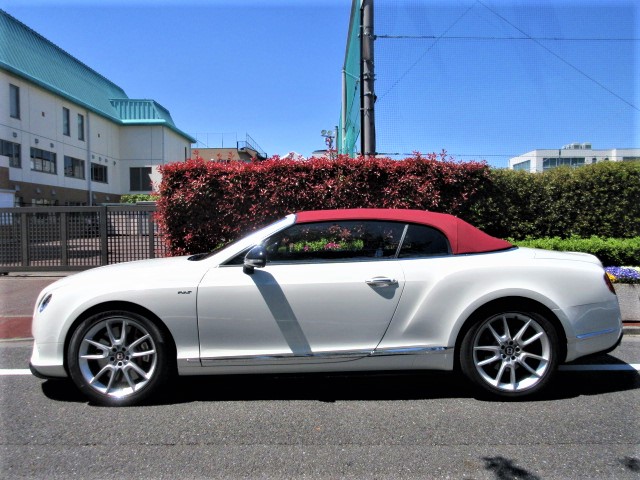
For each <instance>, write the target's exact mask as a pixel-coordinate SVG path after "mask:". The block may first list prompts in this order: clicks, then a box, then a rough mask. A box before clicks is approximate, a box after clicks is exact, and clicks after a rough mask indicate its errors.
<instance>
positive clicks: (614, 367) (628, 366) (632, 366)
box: [559, 363, 640, 372]
mask: <svg viewBox="0 0 640 480" xmlns="http://www.w3.org/2000/svg"><path fill="white" fill-rule="evenodd" d="M559 369H560V370H562V371H565V372H567V371H568V372H592V371H612V372H633V371H636V372H638V371H640V363H615V364H605V365H560V368H559Z"/></svg>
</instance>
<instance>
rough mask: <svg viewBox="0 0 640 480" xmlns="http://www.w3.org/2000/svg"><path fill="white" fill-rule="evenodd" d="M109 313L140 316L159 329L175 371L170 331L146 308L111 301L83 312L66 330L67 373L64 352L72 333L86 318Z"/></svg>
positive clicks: (172, 340)
mask: <svg viewBox="0 0 640 480" xmlns="http://www.w3.org/2000/svg"><path fill="white" fill-rule="evenodd" d="M109 311H123V312H131V313H135V314H138V315H141V316H143V317H145V318H146V319H148V320H149V321H150V322H153V324H154V325H155V326H156V327H158V328H159V329H160V331H161V332H162V334H163V336H164V338H165V339H166V344H167V347H168V349H169V350H170V353H171V355H170V356H169V360H170V361H171V362H172V366H171V368H172V369H174V370H175V369H176V360H177V347H176V343H175V339H174V338H173V335H172V334H171V331H170V330H169V328H168V327H167V325H166V324H165V323H164V322H163V321H162V320H161V319H160V317H158V316H157V315H156V314H155V313H153V312H152V311H151V310H149V309H148V308H145V307H143V306H141V305H138V304H137V303H133V302H125V301H112V302H103V303H99V304H96V305H93V306H92V307H90V308H88V309H87V310H85V311H83V312H82V313H81V314H80V315H78V317H77V318H76V319H75V320H74V321H73V323H72V324H71V327H69V329H68V330H67V334H66V337H65V339H64V350H63V351H64V352H65V354H64V355H63V359H64V368H65V370H66V371H67V374H68V373H69V368H68V365H67V354H66V352H67V351H68V349H69V344H70V343H71V337H72V336H73V333H74V332H75V331H76V330H77V329H78V327H79V326H80V325H81V324H82V322H83V321H84V320H86V319H87V318H89V317H91V316H93V315H97V314H99V313H104V312H109Z"/></svg>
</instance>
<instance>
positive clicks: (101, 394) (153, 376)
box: [67, 311, 170, 406]
mask: <svg viewBox="0 0 640 480" xmlns="http://www.w3.org/2000/svg"><path fill="white" fill-rule="evenodd" d="M169 362H170V359H169V357H168V349H167V347H166V344H165V341H164V338H163V336H162V333H161V331H160V330H159V329H158V327H157V326H156V325H155V324H154V323H153V322H151V321H149V320H148V319H147V318H145V317H143V316H141V315H138V314H135V313H131V312H121V311H112V312H105V313H100V314H97V315H93V316H91V317H89V318H88V319H86V320H85V321H83V322H82V323H81V324H80V326H79V327H78V328H77V329H76V330H75V332H74V333H73V336H72V337H71V342H70V344H69V350H68V352H67V364H68V367H69V373H70V375H71V378H72V379H73V381H74V382H75V384H76V385H77V386H78V388H79V389H80V390H81V391H82V392H83V393H84V394H85V395H87V396H88V397H89V398H90V399H92V400H93V401H95V402H97V403H100V404H102V405H108V406H124V405H132V404H136V403H140V402H142V401H143V400H144V399H146V398H148V396H149V395H151V394H152V393H153V392H154V391H155V390H157V389H158V387H159V386H160V385H161V383H162V382H163V381H164V380H165V378H166V377H167V375H168V373H169V371H170V369H169Z"/></svg>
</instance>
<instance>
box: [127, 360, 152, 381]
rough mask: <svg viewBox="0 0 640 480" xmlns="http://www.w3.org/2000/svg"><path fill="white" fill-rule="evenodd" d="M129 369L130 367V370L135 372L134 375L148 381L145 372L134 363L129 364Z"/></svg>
mask: <svg viewBox="0 0 640 480" xmlns="http://www.w3.org/2000/svg"><path fill="white" fill-rule="evenodd" d="M129 367H130V368H131V369H132V370H135V371H136V373H137V374H138V375H140V376H141V377H142V378H144V379H145V380H148V379H149V377H148V376H147V372H145V371H144V370H142V369H141V368H140V367H139V366H138V365H136V364H135V363H133V362H131V363H130V364H129Z"/></svg>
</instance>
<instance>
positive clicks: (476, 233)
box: [296, 208, 513, 254]
mask: <svg viewBox="0 0 640 480" xmlns="http://www.w3.org/2000/svg"><path fill="white" fill-rule="evenodd" d="M338 220H382V221H390V222H407V223H418V224H421V225H429V226H430V227H434V228H437V229H438V230H440V231H441V232H442V233H444V234H445V235H446V237H447V238H448V239H449V243H450V245H451V250H452V251H453V253H454V254H460V253H483V252H494V251H496V250H505V249H507V248H511V247H513V245H512V244H511V243H509V242H507V241H506V240H501V239H499V238H496V237H492V236H491V235H487V234H486V233H484V232H483V231H481V230H478V229H477V228H476V227H474V226H472V225H470V224H468V223H467V222H465V221H464V220H460V219H459V218H458V217H455V216H453V215H448V214H446V213H435V212H427V211H424V210H399V209H398V210H396V209H383V208H352V209H344V210H315V211H308V212H299V213H297V214H296V223H311V222H331V221H338Z"/></svg>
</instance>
